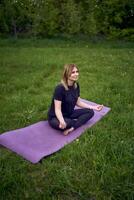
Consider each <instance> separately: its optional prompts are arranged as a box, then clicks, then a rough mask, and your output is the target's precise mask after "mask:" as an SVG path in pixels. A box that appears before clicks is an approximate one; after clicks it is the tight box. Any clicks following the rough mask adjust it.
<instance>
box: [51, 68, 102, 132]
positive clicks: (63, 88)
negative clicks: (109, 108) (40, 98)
mask: <svg viewBox="0 0 134 200" xmlns="http://www.w3.org/2000/svg"><path fill="white" fill-rule="evenodd" d="M78 77H79V71H78V67H77V66H76V65H75V64H67V65H65V66H64V71H63V77H62V80H61V83H60V84H59V85H57V87H56V88H55V91H54V95H53V99H52V103H51V107H50V109H49V111H48V122H49V124H50V126H51V127H52V128H55V129H57V130H62V131H63V134H64V135H68V133H70V132H72V131H73V130H74V129H76V128H78V127H80V126H81V125H83V124H85V123H86V122H87V121H88V120H90V119H91V118H92V117H93V115H94V110H97V111H100V110H101V109H102V108H103V105H97V106H92V105H89V104H87V103H85V102H83V101H81V99H80V88H79V84H78V83H77V82H76V81H77V80H78ZM76 105H77V106H78V107H81V108H80V109H76V110H74V107H75V106H76Z"/></svg>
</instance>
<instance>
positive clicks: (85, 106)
mask: <svg viewBox="0 0 134 200" xmlns="http://www.w3.org/2000/svg"><path fill="white" fill-rule="evenodd" d="M76 105H77V106H79V107H81V108H89V109H93V110H97V111H100V110H102V108H103V105H96V106H92V105H90V104H87V103H85V102H83V101H81V99H80V97H78V100H77V102H76Z"/></svg>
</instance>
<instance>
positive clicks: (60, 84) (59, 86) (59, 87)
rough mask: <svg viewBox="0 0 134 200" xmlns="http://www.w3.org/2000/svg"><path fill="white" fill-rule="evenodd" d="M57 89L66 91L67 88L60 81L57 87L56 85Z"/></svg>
mask: <svg viewBox="0 0 134 200" xmlns="http://www.w3.org/2000/svg"><path fill="white" fill-rule="evenodd" d="M55 90H60V91H64V90H65V87H64V85H63V84H62V83H59V84H58V85H57V86H56V87H55Z"/></svg>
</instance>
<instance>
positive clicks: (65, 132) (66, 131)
mask: <svg viewBox="0 0 134 200" xmlns="http://www.w3.org/2000/svg"><path fill="white" fill-rule="evenodd" d="M73 130H74V127H71V128H69V129H66V130H65V131H64V132H63V134H64V135H68V134H69V133H70V132H72V131H73Z"/></svg>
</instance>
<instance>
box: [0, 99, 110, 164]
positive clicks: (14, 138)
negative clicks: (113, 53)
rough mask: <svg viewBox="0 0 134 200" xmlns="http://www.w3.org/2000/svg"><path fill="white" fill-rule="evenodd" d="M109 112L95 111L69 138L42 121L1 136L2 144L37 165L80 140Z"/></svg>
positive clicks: (104, 109) (105, 109)
mask: <svg viewBox="0 0 134 200" xmlns="http://www.w3.org/2000/svg"><path fill="white" fill-rule="evenodd" d="M83 101H85V102H87V103H90V104H91V105H96V104H95V103H93V102H90V101H87V100H83ZM76 109H77V108H76ZM109 111H110V108H108V107H105V106H104V108H103V109H102V110H101V111H100V112H97V111H95V115H94V117H93V118H92V119H90V120H89V121H88V122H87V123H86V124H84V125H83V126H81V127H80V128H78V129H76V130H75V131H73V132H72V133H70V134H69V135H67V136H64V135H63V134H62V132H61V131H57V130H54V129H52V128H51V127H50V126H49V124H48V121H40V122H37V123H35V124H33V125H30V126H27V127H25V128H20V129H17V130H12V131H8V132H6V133H3V134H1V135H0V144H1V145H3V146H5V147H6V148H8V149H10V150H12V151H14V152H16V153H17V154H19V155H20V156H22V157H23V158H25V159H26V160H29V161H30V162H32V163H37V162H39V161H40V160H41V159H42V158H43V157H45V156H48V155H50V154H52V153H54V152H56V151H58V150H60V149H61V148H62V147H64V146H65V145H66V144H68V143H70V142H72V141H73V140H75V139H76V138H78V137H79V136H80V135H81V134H82V133H83V132H84V131H85V129H87V128H90V127H91V126H93V125H94V124H95V123H96V122H97V121H99V120H100V119H101V118H102V117H103V116H104V115H106V114H107V113H108V112H109Z"/></svg>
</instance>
